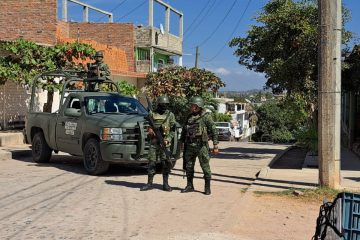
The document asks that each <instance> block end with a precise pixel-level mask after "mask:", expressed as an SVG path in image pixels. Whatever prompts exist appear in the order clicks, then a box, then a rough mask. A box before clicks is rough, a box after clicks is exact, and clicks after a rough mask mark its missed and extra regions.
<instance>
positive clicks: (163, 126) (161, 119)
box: [152, 111, 170, 136]
mask: <svg viewBox="0 0 360 240" xmlns="http://www.w3.org/2000/svg"><path fill="white" fill-rule="evenodd" d="M169 115H170V112H169V111H167V112H165V114H159V113H156V112H154V113H152V118H153V120H154V124H155V127H156V128H158V129H160V132H161V133H162V134H163V136H166V135H168V134H169V133H170V124H169Z"/></svg>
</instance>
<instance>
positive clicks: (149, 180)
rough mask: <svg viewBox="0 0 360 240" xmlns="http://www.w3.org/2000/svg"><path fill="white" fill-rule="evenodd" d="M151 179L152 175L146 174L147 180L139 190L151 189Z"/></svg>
mask: <svg viewBox="0 0 360 240" xmlns="http://www.w3.org/2000/svg"><path fill="white" fill-rule="evenodd" d="M153 180H154V176H152V175H148V182H147V184H146V185H145V186H143V187H142V188H140V191H147V190H151V189H153V185H152V184H153Z"/></svg>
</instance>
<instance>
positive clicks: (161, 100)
mask: <svg viewBox="0 0 360 240" xmlns="http://www.w3.org/2000/svg"><path fill="white" fill-rule="evenodd" d="M168 106H169V98H168V96H160V97H158V99H157V109H156V110H155V111H154V112H152V113H150V115H151V116H150V117H152V119H153V120H154V124H155V127H157V128H158V129H159V130H160V132H161V134H162V136H163V138H164V141H165V145H166V148H167V149H168V151H170V145H171V142H172V139H173V137H174V131H173V127H174V126H175V116H174V114H173V113H172V112H170V111H169V110H168ZM149 137H150V149H149V164H148V182H147V184H146V185H145V186H144V187H142V188H141V189H140V190H141V191H147V190H150V189H153V179H154V175H155V173H156V163H157V162H159V161H161V164H162V175H163V190H164V191H168V192H170V191H171V190H172V189H171V187H170V186H169V183H168V180H169V173H170V171H171V163H170V162H168V161H167V159H166V155H165V153H164V151H163V150H162V149H161V148H160V146H159V144H158V142H157V139H156V137H155V132H154V129H152V128H149Z"/></svg>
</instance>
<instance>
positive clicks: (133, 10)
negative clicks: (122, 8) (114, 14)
mask: <svg viewBox="0 0 360 240" xmlns="http://www.w3.org/2000/svg"><path fill="white" fill-rule="evenodd" d="M146 2H147V0H144V1H143V2H141V3H140V4H139V5H137V6H136V7H134V8H133V9H131V10H130V11H129V12H127V13H126V14H125V15H123V16H121V17H119V18H118V19H116V21H119V20H121V19H123V18H124V17H127V16H129V15H130V14H132V13H133V12H135V11H136V10H138V9H139V8H140V7H142V5H144V4H145V3H146Z"/></svg>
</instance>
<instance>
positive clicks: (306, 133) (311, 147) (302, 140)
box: [294, 127, 318, 154]
mask: <svg viewBox="0 0 360 240" xmlns="http://www.w3.org/2000/svg"><path fill="white" fill-rule="evenodd" d="M294 135H295V138H296V140H297V144H298V145H299V146H301V147H304V148H306V149H307V150H308V151H311V152H312V153H314V154H316V153H317V151H318V133H317V130H316V129H315V128H314V127H306V128H301V129H299V130H298V131H296V132H295V134H294Z"/></svg>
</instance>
